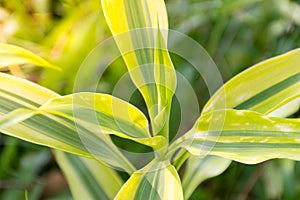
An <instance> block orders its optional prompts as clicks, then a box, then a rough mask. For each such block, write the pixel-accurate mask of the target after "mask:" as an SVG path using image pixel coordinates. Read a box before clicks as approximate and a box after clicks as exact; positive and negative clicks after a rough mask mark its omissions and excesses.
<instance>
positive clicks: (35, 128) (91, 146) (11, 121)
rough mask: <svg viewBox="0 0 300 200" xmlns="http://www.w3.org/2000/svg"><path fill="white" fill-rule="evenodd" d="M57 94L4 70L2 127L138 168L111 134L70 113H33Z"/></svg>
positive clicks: (17, 134) (0, 109)
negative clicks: (92, 128) (83, 124)
mask: <svg viewBox="0 0 300 200" xmlns="http://www.w3.org/2000/svg"><path fill="white" fill-rule="evenodd" d="M11 91H14V93H12V92H11ZM54 97H58V95H57V94H55V93H54V92H52V91H49V90H47V89H46V88H43V87H41V86H38V85H36V84H34V83H31V82H29V81H26V80H23V79H19V78H16V77H14V76H11V75H7V74H3V73H0V121H1V122H0V131H1V132H3V133H5V134H7V135H10V136H14V137H17V138H20V139H23V140H26V141H29V142H32V143H36V144H40V145H44V146H48V147H51V148H55V149H58V150H62V151H66V152H70V153H73V154H77V155H81V156H85V157H90V158H95V159H99V160H101V161H103V162H106V163H108V164H109V165H111V166H114V167H117V168H119V169H123V170H125V171H127V172H129V173H131V172H132V171H134V170H135V168H134V167H133V166H132V164H131V163H130V162H129V161H128V160H127V159H126V158H125V156H124V155H123V154H122V153H121V152H120V151H119V150H118V149H117V147H116V146H115V145H114V144H113V142H112V141H111V140H110V138H109V137H107V136H105V135H101V136H102V137H99V136H97V135H95V134H94V133H93V132H91V131H89V130H87V129H86V128H84V127H81V126H76V123H75V122H74V121H72V120H70V119H69V118H66V117H62V116H57V115H53V114H47V113H46V114H45V113H41V112H40V113H38V114H37V113H34V115H33V114H32V110H38V108H39V107H40V106H41V105H42V104H44V103H45V102H46V101H48V100H49V99H51V98H54ZM20 108H21V109H20ZM17 109H19V110H17ZM28 117H29V118H28ZM23 120H25V121H23ZM80 133H84V134H83V135H81V134H80ZM100 146H101V148H100Z"/></svg>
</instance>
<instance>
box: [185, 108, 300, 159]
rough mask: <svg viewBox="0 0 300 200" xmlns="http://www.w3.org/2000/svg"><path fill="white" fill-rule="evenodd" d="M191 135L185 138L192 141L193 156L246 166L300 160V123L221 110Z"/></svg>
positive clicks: (198, 126)
mask: <svg viewBox="0 0 300 200" xmlns="http://www.w3.org/2000/svg"><path fill="white" fill-rule="evenodd" d="M212 116H214V117H213V118H212ZM212 121H215V122H216V123H213V124H211V122H212ZM218 122H222V123H223V124H221V126H220V124H218ZM215 125H216V126H215ZM189 134H190V135H189ZM189 134H188V135H189V136H188V135H187V136H186V137H192V140H193V141H192V143H191V144H190V146H189V145H187V146H186V148H187V149H188V150H189V151H190V152H191V153H192V154H194V155H217V156H222V157H225V158H229V159H232V160H235V161H239V162H242V163H247V164H255V163H259V162H263V161H265V160H269V159H273V158H288V159H293V160H300V156H299V155H300V119H285V118H278V117H266V116H264V115H262V114H260V113H257V112H253V111H246V110H244V111H240V110H219V111H215V112H213V113H208V114H206V115H204V116H202V117H201V118H200V119H199V120H198V121H197V123H196V125H195V126H194V128H193V129H192V130H191V131H190V133H189Z"/></svg>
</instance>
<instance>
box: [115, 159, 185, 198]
mask: <svg viewBox="0 0 300 200" xmlns="http://www.w3.org/2000/svg"><path fill="white" fill-rule="evenodd" d="M144 198H147V199H149V200H167V199H174V200H180V199H183V194H182V188H181V183H180V179H179V176H178V174H177V171H176V169H175V168H174V167H173V166H172V165H170V164H168V163H167V162H158V161H156V160H154V161H153V162H152V163H150V164H148V165H147V166H146V167H145V168H143V169H142V170H140V171H137V172H135V173H134V174H133V175H132V176H131V177H130V178H129V180H128V181H127V182H126V183H125V184H124V185H123V187H122V188H121V190H120V191H119V193H118V194H117V196H116V198H115V199H116V200H119V199H120V200H123V199H127V200H131V199H144Z"/></svg>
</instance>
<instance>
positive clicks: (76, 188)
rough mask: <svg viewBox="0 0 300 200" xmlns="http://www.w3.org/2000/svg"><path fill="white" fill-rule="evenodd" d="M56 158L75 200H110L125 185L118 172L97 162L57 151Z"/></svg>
mask: <svg viewBox="0 0 300 200" xmlns="http://www.w3.org/2000/svg"><path fill="white" fill-rule="evenodd" d="M55 158H56V161H57V162H58V164H59V166H60V168H61V169H62V170H63V172H64V174H65V176H66V178H67V180H68V183H69V187H70V189H71V192H72V195H73V197H74V199H75V200H82V199H89V200H97V199H103V200H110V199H113V198H114V197H115V195H116V194H117V192H118V191H119V189H120V188H121V186H122V184H123V181H122V179H121V178H120V176H119V175H118V174H117V172H116V171H114V170H112V169H110V168H108V167H107V166H105V165H103V164H101V163H99V162H97V161H95V160H92V159H88V158H83V157H79V156H75V155H72V154H68V153H64V152H61V151H55Z"/></svg>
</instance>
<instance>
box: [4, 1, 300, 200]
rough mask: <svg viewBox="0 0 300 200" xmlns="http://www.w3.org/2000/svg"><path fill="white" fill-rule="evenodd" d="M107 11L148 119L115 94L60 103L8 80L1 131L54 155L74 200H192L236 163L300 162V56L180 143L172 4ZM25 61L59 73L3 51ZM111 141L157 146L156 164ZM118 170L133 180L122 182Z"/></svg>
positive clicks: (249, 81) (20, 52)
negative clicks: (174, 115)
mask: <svg viewBox="0 0 300 200" xmlns="http://www.w3.org/2000/svg"><path fill="white" fill-rule="evenodd" d="M101 3H102V8H103V11H104V15H105V18H106V21H107V23H108V25H109V28H110V30H111V32H112V35H113V36H114V39H115V42H116V44H117V46H118V49H119V51H120V53H121V55H122V58H123V59H124V61H125V64H126V66H127V69H128V73H129V75H130V78H131V80H132V82H133V83H134V84H135V86H136V88H137V89H138V90H139V92H140V94H141V95H142V97H143V99H144V101H145V103H146V107H147V110H148V112H147V113H148V115H147V116H146V115H145V114H144V113H143V112H141V111H140V110H139V109H138V108H137V107H135V106H134V105H132V104H130V103H129V102H126V101H124V100H121V99H119V98H117V97H114V96H112V95H109V94H103V93H93V92H78V93H74V94H70V95H66V96H60V95H58V94H56V93H54V92H53V91H50V90H48V89H46V88H44V87H41V86H39V85H37V84H35V83H32V82H29V81H27V80H24V79H20V78H17V77H14V76H12V75H9V74H5V73H0V117H1V118H0V119H1V120H0V130H1V132H2V133H4V134H7V135H10V136H13V137H17V138H20V139H23V140H26V141H28V142H32V143H36V144H40V145H44V146H48V147H50V148H53V149H55V150H54V154H55V156H56V159H57V161H58V163H59V165H60V166H61V168H62V170H63V171H64V173H65V175H66V177H67V180H68V182H69V185H70V188H71V191H72V194H73V196H74V198H75V199H113V198H115V199H129V200H130V199H144V198H147V199H155V200H156V199H188V198H189V197H190V195H191V194H192V192H193V190H194V189H195V188H196V187H197V185H199V183H200V182H201V181H203V180H204V179H207V178H209V177H212V176H216V175H218V174H220V173H222V172H223V171H224V170H225V169H226V168H227V167H228V166H229V164H230V162H231V160H234V161H238V162H242V163H246V164H254V163H260V162H262V161H265V160H268V159H273V158H288V159H292V160H300V156H299V155H300V148H299V147H300V145H299V143H300V137H299V133H300V120H299V119H292V118H285V117H288V116H290V115H291V114H293V113H294V112H296V111H297V110H298V109H299V104H300V102H299V98H300V81H299V80H300V65H299V63H300V50H294V51H291V52H288V53H286V54H284V55H281V56H278V57H275V58H271V59H269V60H266V61H263V62H261V63H259V64H257V65H255V66H253V67H252V68H250V69H248V70H246V71H244V72H242V73H241V74H239V75H237V76H236V77H234V78H233V79H232V80H230V81H228V82H227V83H226V84H224V85H223V86H222V87H221V88H220V89H219V90H218V91H217V92H215V94H214V95H213V96H212V97H211V99H210V100H209V101H208V102H207V104H206V105H205V107H204V108H203V110H202V112H201V114H199V118H198V119H197V120H196V121H195V122H194V125H193V126H192V128H191V129H190V130H189V131H187V132H186V133H185V134H182V135H180V136H178V137H176V139H174V140H171V139H170V138H169V135H170V131H169V126H172V124H170V123H169V121H170V111H171V106H172V99H173V96H174V93H175V91H176V86H177V81H176V79H177V77H176V72H175V68H174V66H173V63H172V61H171V59H170V55H169V52H168V48H167V40H168V33H167V32H166V30H168V20H167V14H166V8H165V4H164V1H163V0H102V1H101ZM182 45H184V44H182ZM24 63H33V64H35V65H38V66H44V67H53V66H52V65H51V64H49V63H48V62H47V61H44V60H43V59H41V58H39V57H38V56H36V55H34V54H33V53H31V52H29V51H26V50H24V49H21V48H19V47H16V46H11V45H7V44H1V45H0V66H11V65H17V64H24ZM209 67H211V66H210V65H208V66H207V68H208V70H209ZM78 84H80V82H79V83H78ZM111 135H114V136H115V137H118V138H124V139H126V140H131V141H133V142H135V143H139V144H141V145H144V146H148V147H151V149H152V153H151V152H150V153H149V152H148V153H149V154H150V155H151V156H152V157H153V158H152V161H149V162H148V163H147V164H146V165H144V166H142V167H140V166H137V165H136V162H134V159H135V157H134V155H131V154H127V153H126V152H125V151H124V150H122V149H120V148H119V147H118V146H117V145H116V144H115V142H114V141H113V140H112V138H111ZM65 152H67V153H65ZM69 153H71V154H69ZM128 155H129V156H128ZM145 155H146V154H145ZM147 155H148V154H147ZM139 159H141V158H139ZM185 162H186V166H185V170H184V173H182V174H183V175H182V177H180V176H179V175H178V170H179V169H181V167H182V166H183V163H185ZM116 170H123V171H125V172H127V173H128V174H129V175H130V178H129V179H128V180H127V181H126V182H125V183H123V180H122V179H121V178H120V176H119V175H118V173H117V172H116Z"/></svg>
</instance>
